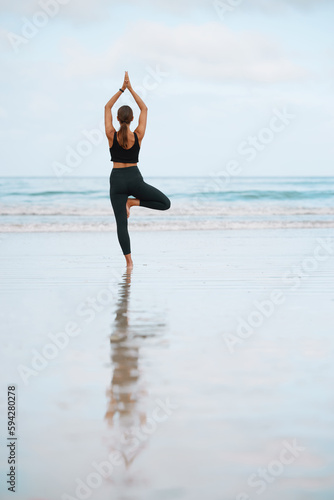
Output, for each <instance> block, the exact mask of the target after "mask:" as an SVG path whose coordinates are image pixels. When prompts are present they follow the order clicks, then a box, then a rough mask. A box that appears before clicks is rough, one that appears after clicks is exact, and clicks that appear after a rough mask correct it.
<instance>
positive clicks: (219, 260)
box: [0, 229, 334, 500]
mask: <svg viewBox="0 0 334 500" xmlns="http://www.w3.org/2000/svg"><path fill="white" fill-rule="evenodd" d="M131 239H132V249H133V258H134V263H135V266H134V268H133V270H132V272H131V273H130V272H126V271H125V267H124V263H123V260H124V258H123V256H122V254H121V252H120V250H119V247H118V242H117V240H116V236H115V234H114V233H110V234H108V233H100V234H99V233H58V234H57V233H33V234H29V233H24V234H23V233H22V234H20V233H15V234H9V233H7V234H3V235H2V237H1V275H2V280H1V284H0V291H1V301H2V312H1V324H2V336H1V349H0V351H1V358H2V360H1V365H2V377H1V395H2V396H1V401H2V411H1V429H2V433H1V435H2V438H3V439H2V444H3V446H2V451H1V476H2V478H4V477H5V475H6V474H7V472H8V464H7V451H6V450H5V442H6V441H5V440H6V437H7V435H6V426H7V424H6V422H7V419H6V406H5V403H6V394H7V385H10V384H13V383H15V384H16V386H17V390H16V392H17V405H18V408H17V436H18V441H17V458H18V463H17V493H16V495H14V494H13V493H11V492H8V491H7V488H6V485H2V486H1V490H0V493H1V499H4V500H7V498H8V499H9V498H18V499H19V500H56V499H57V500H58V499H62V500H69V499H71V500H73V499H79V498H80V499H84V498H91V499H92V500H106V499H113V500H169V499H173V500H174V499H175V500H178V499H182V500H203V499H206V500H252V499H255V498H261V499H263V500H267V499H268V500H282V499H283V498H284V500H314V499H317V500H329V499H332V498H333V491H334V477H333V449H334V434H333V428H334V411H333V410H334V403H333V401H334V400H333V390H332V382H333V379H334V364H333V324H334V280H333V275H334V244H333V240H332V241H329V240H328V230H324V229H318V230H263V231H260V230H252V231H247V230H242V231H236V230H235V231H234V230H231V231H179V232H177V231H171V232H170V231H161V232H152V233H149V232H147V233H146V232H133V233H132V235H131Z"/></svg>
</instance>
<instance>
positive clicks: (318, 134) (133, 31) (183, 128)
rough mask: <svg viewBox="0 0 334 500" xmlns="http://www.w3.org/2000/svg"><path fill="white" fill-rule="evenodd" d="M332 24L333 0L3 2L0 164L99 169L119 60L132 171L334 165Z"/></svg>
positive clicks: (322, 170) (9, 171)
mask: <svg viewBox="0 0 334 500" xmlns="http://www.w3.org/2000/svg"><path fill="white" fill-rule="evenodd" d="M333 22H334V2H333V1H331V0H328V1H326V0H216V1H211V0H209V1H208V0H206V1H204V0H154V1H153V0H144V1H138V0H136V1H135V0H122V1H119V0H118V1H114V0H90V1H88V0H39V1H36V2H35V1H32V0H16V1H13V0H1V28H0V48H1V68H2V69H1V76H0V78H1V101H0V120H1V167H0V175H22V176H24V175H42V176H59V175H75V176H77V175H78V176H87V175H89V176H90V175H103V176H104V175H108V174H109V172H110V169H111V168H112V163H111V162H110V155H109V150H108V143H107V139H106V138H105V136H104V135H102V134H103V113H104V105H105V103H106V102H107V101H108V100H109V99H110V97H111V96H112V95H113V94H114V93H115V92H116V91H117V89H118V88H119V87H120V86H121V85H122V82H123V77H124V71H125V70H127V71H128V72H129V76H130V80H131V83H132V86H133V88H134V89H135V90H136V91H138V93H139V94H140V95H141V97H142V98H143V99H144V101H145V102H146V104H147V105H148V108H149V111H148V125H147V130H146V136H145V138H144V140H143V143H142V148H141V153H140V161H139V168H140V169H141V171H142V173H143V175H147V176H152V175H157V176H168V175H181V176H189V175H213V174H214V173H218V172H220V173H221V172H225V171H231V172H233V169H238V174H239V175H240V174H242V175H247V176H257V175H269V176H276V175H333V165H334V162H333V159H334V141H333V132H334V97H333V90H334V88H333V80H334V34H333V33H334V30H333ZM122 104H129V105H130V106H131V107H132V108H133V110H134V114H135V120H134V122H133V126H132V130H134V128H135V127H136V125H137V121H138V116H139V110H138V107H137V105H136V103H135V102H134V100H133V98H132V97H131V95H130V94H129V93H128V91H126V92H125V93H124V95H123V96H122V97H121V98H120V99H119V101H117V103H116V105H115V106H114V108H113V119H114V123H115V126H116V128H118V122H117V120H116V113H117V109H118V107H119V106H121V105H122Z"/></svg>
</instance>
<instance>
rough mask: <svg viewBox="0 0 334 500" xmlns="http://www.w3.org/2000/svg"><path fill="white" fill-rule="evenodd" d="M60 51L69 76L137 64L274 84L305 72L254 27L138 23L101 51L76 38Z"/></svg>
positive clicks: (178, 72)
mask: <svg viewBox="0 0 334 500" xmlns="http://www.w3.org/2000/svg"><path fill="white" fill-rule="evenodd" d="M62 49H63V52H64V56H65V57H66V59H67V63H66V65H65V67H64V70H63V71H64V75H65V76H66V77H67V78H73V77H82V76H84V77H92V76H93V77H94V76H103V75H105V76H107V75H110V71H111V69H113V70H114V71H115V72H119V71H123V69H128V68H130V67H133V66H134V67H137V65H138V66H139V67H140V66H141V67H143V66H145V67H147V66H148V67H151V68H155V67H156V66H158V67H160V69H161V71H165V72H166V71H167V72H169V73H170V74H176V75H178V77H184V78H186V79H188V80H189V79H190V80H191V79H196V80H199V81H206V82H208V81H209V82H211V83H215V82H221V83H223V82H226V81H232V82H235V81H245V80H246V81H250V82H261V83H274V82H286V81H293V80H298V79H301V78H305V77H307V76H308V71H307V70H306V69H305V68H303V67H301V66H299V65H298V64H296V63H294V62H293V61H292V60H291V59H290V58H289V57H288V55H287V54H285V53H284V51H283V49H282V48H281V47H280V46H279V44H278V43H277V42H276V41H275V40H273V39H271V38H269V37H268V36H265V35H260V34H258V33H255V32H252V31H244V32H233V31H232V30H230V29H229V28H227V27H226V26H224V25H222V23H219V22H210V23H206V24H202V25H199V26H196V25H191V24H179V25H177V26H166V25H163V24H160V23H156V22H149V21H137V22H136V23H132V24H129V25H128V26H127V28H126V30H125V31H124V32H123V33H122V35H120V37H119V38H117V39H116V40H115V41H114V42H113V44H112V46H111V47H110V48H108V49H107V50H106V51H105V52H104V53H98V54H97V53H95V52H92V51H89V50H88V49H87V48H86V47H83V46H82V45H80V44H79V43H78V42H77V41H75V40H74V39H64V40H63V42H62Z"/></svg>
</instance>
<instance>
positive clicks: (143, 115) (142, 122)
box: [125, 71, 148, 141]
mask: <svg viewBox="0 0 334 500" xmlns="http://www.w3.org/2000/svg"><path fill="white" fill-rule="evenodd" d="M125 78H126V80H125V81H127V83H126V88H127V89H129V92H130V93H131V95H132V96H133V98H134V100H135V101H136V103H137V104H138V106H139V109H140V115H139V120H138V126H137V128H136V129H135V132H136V133H137V135H138V140H139V141H141V140H142V139H143V137H144V135H145V130H146V123H147V110H148V107H147V106H146V104H145V103H144V101H143V99H142V98H141V97H140V96H139V95H138V94H137V93H136V92H135V91H134V90H133V88H132V86H131V83H130V80H129V75H128V72H127V71H126V73H125Z"/></svg>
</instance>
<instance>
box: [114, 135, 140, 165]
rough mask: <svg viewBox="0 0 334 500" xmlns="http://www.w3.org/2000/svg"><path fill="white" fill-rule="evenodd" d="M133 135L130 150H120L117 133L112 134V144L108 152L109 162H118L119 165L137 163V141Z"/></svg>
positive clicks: (138, 147)
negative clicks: (133, 140)
mask: <svg viewBox="0 0 334 500" xmlns="http://www.w3.org/2000/svg"><path fill="white" fill-rule="evenodd" d="M134 135H135V143H134V145H133V146H132V147H131V148H130V149H125V148H122V146H121V145H120V144H119V143H118V141H117V132H115V133H114V142H113V145H112V146H111V148H109V150H110V156H111V161H115V162H119V163H138V161H139V160H138V157H139V150H140V146H139V141H138V136H137V134H136V132H134Z"/></svg>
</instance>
